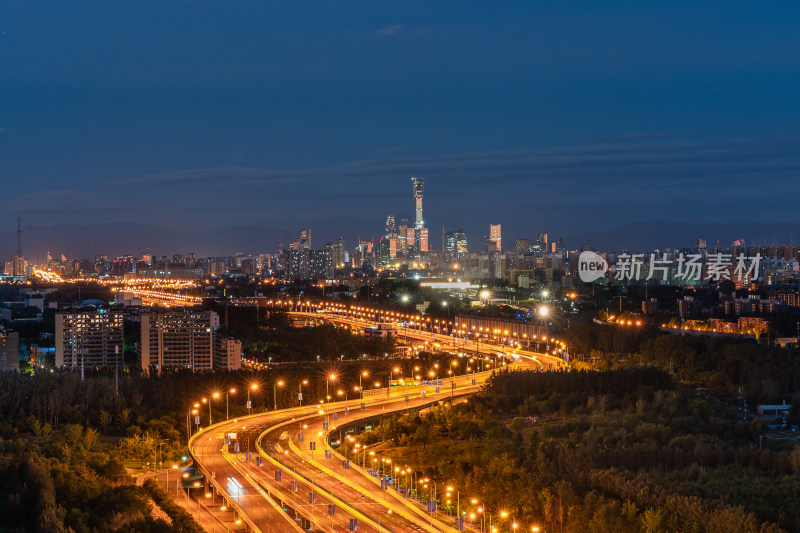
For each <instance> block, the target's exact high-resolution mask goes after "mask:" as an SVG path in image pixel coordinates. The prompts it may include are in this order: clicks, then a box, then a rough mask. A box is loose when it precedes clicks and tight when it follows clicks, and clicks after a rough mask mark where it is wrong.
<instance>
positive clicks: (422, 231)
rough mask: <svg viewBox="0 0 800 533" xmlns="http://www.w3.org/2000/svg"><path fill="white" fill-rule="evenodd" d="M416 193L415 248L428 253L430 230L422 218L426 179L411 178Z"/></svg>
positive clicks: (412, 187)
mask: <svg viewBox="0 0 800 533" xmlns="http://www.w3.org/2000/svg"><path fill="white" fill-rule="evenodd" d="M411 189H412V191H413V193H414V246H415V247H416V249H417V252H427V251H428V229H427V228H426V227H425V220H424V219H423V218H422V195H423V193H424V192H425V178H414V177H412V178H411Z"/></svg>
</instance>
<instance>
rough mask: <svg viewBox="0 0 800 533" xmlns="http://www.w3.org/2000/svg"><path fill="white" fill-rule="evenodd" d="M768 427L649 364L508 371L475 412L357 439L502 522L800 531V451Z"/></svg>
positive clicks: (448, 411)
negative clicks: (508, 517) (769, 436)
mask: <svg viewBox="0 0 800 533" xmlns="http://www.w3.org/2000/svg"><path fill="white" fill-rule="evenodd" d="M764 429H765V428H764V423H763V422H762V421H761V420H754V421H750V422H744V421H742V419H741V418H740V417H738V416H737V413H736V410H735V409H731V408H730V407H729V406H727V405H726V404H724V403H722V402H720V401H719V400H717V399H715V398H713V397H707V396H702V395H698V393H697V392H696V391H695V390H694V389H692V388H689V387H684V386H682V385H680V384H677V383H675V382H673V380H672V379H671V378H670V376H669V375H668V374H666V373H664V372H662V371H659V370H656V369H653V368H646V367H645V368H632V369H619V370H611V371H602V372H598V371H588V372H553V373H538V372H501V373H499V374H497V375H496V376H494V377H493V378H492V379H491V380H490V381H489V383H487V385H486V386H485V387H484V389H483V390H482V392H481V393H480V394H479V395H477V396H476V397H474V398H472V399H470V401H469V402H467V403H463V404H457V405H454V406H452V407H447V406H441V407H437V408H433V409H431V410H430V411H428V412H426V413H424V414H422V415H420V414H418V413H411V414H405V415H402V416H396V417H387V418H386V419H385V420H384V422H383V424H382V426H379V427H378V428H377V429H376V430H375V431H372V432H368V433H365V434H363V435H362V436H361V437H360V439H361V441H362V442H364V443H370V444H374V443H377V442H380V441H386V442H385V444H383V445H382V446H381V447H380V448H377V449H378V450H379V455H390V456H392V457H394V464H398V465H400V466H401V467H402V466H403V465H414V467H415V468H416V469H417V470H418V471H420V473H421V474H422V475H424V476H429V477H431V478H433V479H434V480H435V481H436V482H438V483H439V487H440V491H441V487H442V485H443V484H448V485H453V486H456V487H458V489H459V490H460V493H461V496H462V499H461V501H462V510H463V509H467V510H468V511H470V510H472V509H471V508H472V507H474V506H470V504H469V503H466V504H465V503H464V502H465V501H466V502H469V500H470V499H471V498H477V499H479V500H480V501H481V502H482V503H483V504H485V505H486V507H487V508H488V509H489V510H490V511H491V512H493V513H495V514H494V516H495V521H498V520H499V517H498V516H497V513H498V512H499V510H501V509H502V510H506V511H507V512H509V513H510V514H514V516H515V517H516V518H517V519H518V521H520V522H521V523H522V524H523V525H526V526H528V527H529V526H530V525H532V524H538V525H539V526H542V527H544V528H545V530H546V531H561V529H562V528H563V531H567V532H586V531H592V532H606V531H643V532H666V531H693V532H709V533H711V532H718V531H726V532H759V531H761V532H767V531H770V532H772V531H797V530H800V510H798V508H797V506H796V504H795V502H796V501H798V498H800V450H798V449H795V450H794V451H792V448H791V445H784V444H782V443H781V442H775V441H764V446H763V448H762V449H759V435H761V434H762V433H763V431H764ZM429 492H430V491H429ZM439 494H440V495H441V492H440V493H439ZM423 496H425V497H428V496H429V493H426V492H425V491H423ZM441 500H442V498H441V497H440V504H441V505H442V506H443V507H445V508H447V507H448V506H447V505H446V502H444V501H441ZM505 526H508V523H505ZM505 526H503V527H505ZM501 530H505V529H501Z"/></svg>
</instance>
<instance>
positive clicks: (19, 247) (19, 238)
mask: <svg viewBox="0 0 800 533" xmlns="http://www.w3.org/2000/svg"><path fill="white" fill-rule="evenodd" d="M17 257H22V220H21V219H20V217H17Z"/></svg>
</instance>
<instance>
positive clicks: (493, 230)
mask: <svg viewBox="0 0 800 533" xmlns="http://www.w3.org/2000/svg"><path fill="white" fill-rule="evenodd" d="M500 230H501V227H500V224H489V238H488V239H487V241H488V242H487V248H488V249H489V251H490V252H501V251H502V250H503V247H502V239H501V236H500V234H501V231H500Z"/></svg>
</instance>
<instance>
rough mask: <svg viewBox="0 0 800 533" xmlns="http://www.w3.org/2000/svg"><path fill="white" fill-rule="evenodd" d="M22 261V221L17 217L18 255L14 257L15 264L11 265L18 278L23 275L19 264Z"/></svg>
mask: <svg viewBox="0 0 800 533" xmlns="http://www.w3.org/2000/svg"><path fill="white" fill-rule="evenodd" d="M21 263H22V221H21V220H20V217H17V255H16V257H14V264H13V265H12V267H11V273H12V274H13V276H14V277H15V278H16V277H18V276H22V275H23V274H24V270H23V272H20V271H19V266H20V264H21Z"/></svg>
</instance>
